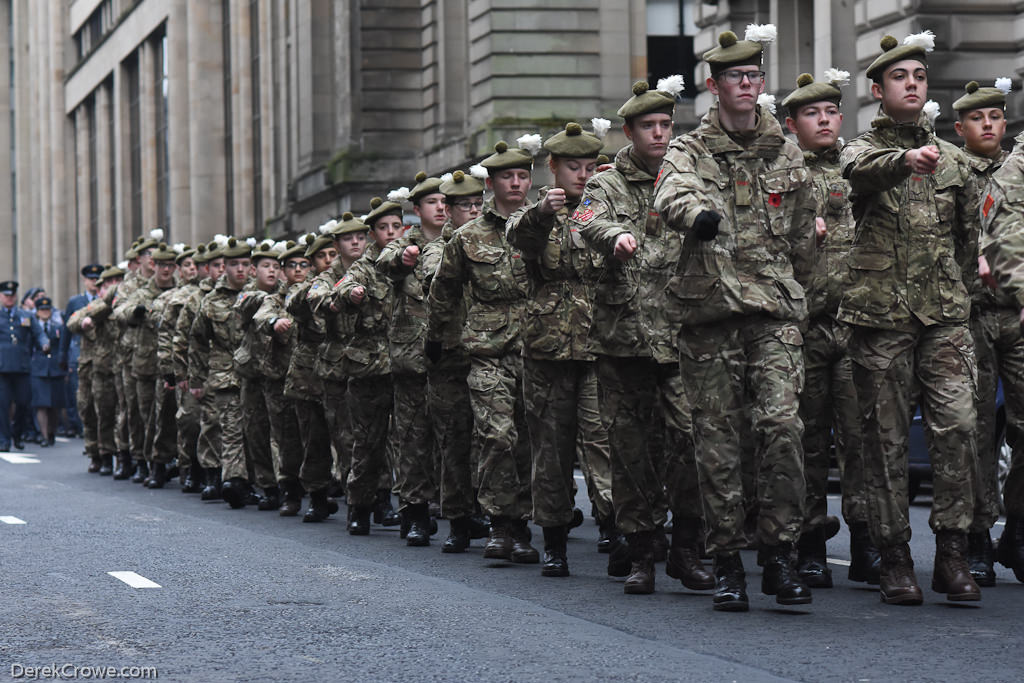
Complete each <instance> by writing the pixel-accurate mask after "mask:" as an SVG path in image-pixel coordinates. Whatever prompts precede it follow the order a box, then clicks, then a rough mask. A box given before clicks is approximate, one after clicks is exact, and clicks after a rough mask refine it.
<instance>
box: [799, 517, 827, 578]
mask: <svg viewBox="0 0 1024 683" xmlns="http://www.w3.org/2000/svg"><path fill="white" fill-rule="evenodd" d="M825 534H826V531H825V529H824V528H822V527H818V528H817V529H808V530H806V531H804V533H802V534H801V535H800V540H799V541H797V544H796V551H797V559H796V571H797V574H799V575H800V578H801V579H803V580H804V583H805V584H807V586H808V587H809V588H831V587H832V570H831V569H829V567H828V558H827V557H826V554H825Z"/></svg>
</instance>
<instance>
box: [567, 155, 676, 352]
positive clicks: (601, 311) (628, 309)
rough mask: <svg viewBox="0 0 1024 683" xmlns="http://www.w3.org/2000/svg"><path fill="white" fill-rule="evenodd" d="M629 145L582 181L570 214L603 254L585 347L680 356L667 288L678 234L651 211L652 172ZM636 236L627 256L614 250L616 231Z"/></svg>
mask: <svg viewBox="0 0 1024 683" xmlns="http://www.w3.org/2000/svg"><path fill="white" fill-rule="evenodd" d="M632 150H633V147H632V145H627V146H626V147H623V148H622V149H621V150H619V153H618V154H616V155H615V168H613V169H609V170H607V171H604V172H602V173H598V174H597V175H595V176H594V177H593V178H591V179H590V180H589V181H588V182H587V187H586V189H585V190H584V191H583V200H582V202H581V203H580V206H581V209H582V210H580V211H577V212H576V213H575V214H573V217H572V220H573V222H574V223H576V224H578V225H579V226H580V235H582V236H583V239H584V240H585V241H586V242H587V243H588V244H589V245H590V246H591V247H593V248H594V249H595V250H596V251H597V252H599V253H600V254H603V255H604V257H605V258H604V261H603V268H602V270H601V273H600V275H599V277H598V280H597V284H596V286H595V291H594V322H593V324H592V325H591V327H590V339H589V348H590V350H591V351H592V352H593V353H598V354H602V355H608V356H616V357H620V358H633V357H638V358H653V359H654V360H655V361H657V362H658V363H676V362H678V353H677V352H676V348H675V330H674V329H673V327H672V325H670V324H669V322H668V320H667V319H666V317H665V308H666V306H665V287H666V286H667V285H668V281H669V279H670V278H671V277H672V272H673V269H674V268H675V265H676V262H678V260H679V253H680V248H681V246H682V239H681V238H680V237H679V233H677V232H675V231H673V230H666V229H665V224H664V222H663V221H662V220H661V216H660V215H659V214H658V212H657V211H654V210H653V202H654V176H653V175H652V174H651V173H650V172H649V171H648V170H646V169H645V168H643V167H642V166H641V165H640V164H639V162H638V161H637V160H636V158H635V157H634V156H633V155H632V154H631V152H632ZM627 233H628V234H630V235H632V236H633V238H634V239H636V244H637V248H636V252H635V253H634V254H633V257H632V258H631V259H629V260H628V261H625V262H622V261H619V260H618V259H616V258H615V257H614V256H613V252H614V250H615V242H616V240H618V238H619V236H621V235H624V234H627Z"/></svg>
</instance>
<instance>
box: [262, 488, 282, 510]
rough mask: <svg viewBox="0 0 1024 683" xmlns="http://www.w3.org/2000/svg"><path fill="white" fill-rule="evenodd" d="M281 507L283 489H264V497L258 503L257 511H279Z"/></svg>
mask: <svg viewBox="0 0 1024 683" xmlns="http://www.w3.org/2000/svg"><path fill="white" fill-rule="evenodd" d="M280 507H281V489H279V488H277V487H276V486H268V487H267V488H265V489H263V495H262V496H260V499H259V502H258V503H256V509H257V510H264V511H266V510H277V509H278V508H280Z"/></svg>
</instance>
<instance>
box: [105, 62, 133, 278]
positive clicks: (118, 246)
mask: <svg viewBox="0 0 1024 683" xmlns="http://www.w3.org/2000/svg"><path fill="white" fill-rule="evenodd" d="M128 97H129V85H128V70H127V69H126V68H125V67H124V66H123V65H118V67H117V68H116V69H114V90H113V93H112V96H111V106H112V107H113V110H114V139H113V140H112V141H111V151H110V152H111V154H113V155H114V158H115V159H117V163H116V164H114V202H116V203H117V211H116V212H115V214H116V216H115V221H114V244H113V254H111V259H112V260H111V263H115V264H116V263H118V262H119V261H121V258H122V256H123V255H124V252H125V251H127V250H128V245H129V244H131V242H132V240H133V239H135V236H134V235H133V234H132V232H133V231H134V230H136V229H137V228H136V227H135V226H133V225H132V219H131V216H132V148H131V115H130V113H129V109H130V104H129V101H128Z"/></svg>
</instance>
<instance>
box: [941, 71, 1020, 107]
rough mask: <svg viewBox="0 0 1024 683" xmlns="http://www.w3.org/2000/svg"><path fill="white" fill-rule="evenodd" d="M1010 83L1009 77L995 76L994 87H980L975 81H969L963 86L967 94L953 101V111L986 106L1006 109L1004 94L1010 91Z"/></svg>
mask: <svg viewBox="0 0 1024 683" xmlns="http://www.w3.org/2000/svg"><path fill="white" fill-rule="evenodd" d="M1010 84H1011V81H1010V79H1009V78H997V79H996V83H995V87H992V88H982V87H981V86H980V85H978V82H977V81H971V82H970V83H968V84H967V85H965V86H964V90H965V91H966V92H967V94H966V95H964V96H963V97H961V98H960V99H958V100H957V101H956V102H954V103H953V109H954V110H955V111H971V110H972V109H987V108H988V107H999V108H1000V109H1006V95H1007V94H1008V93H1009V92H1010Z"/></svg>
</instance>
